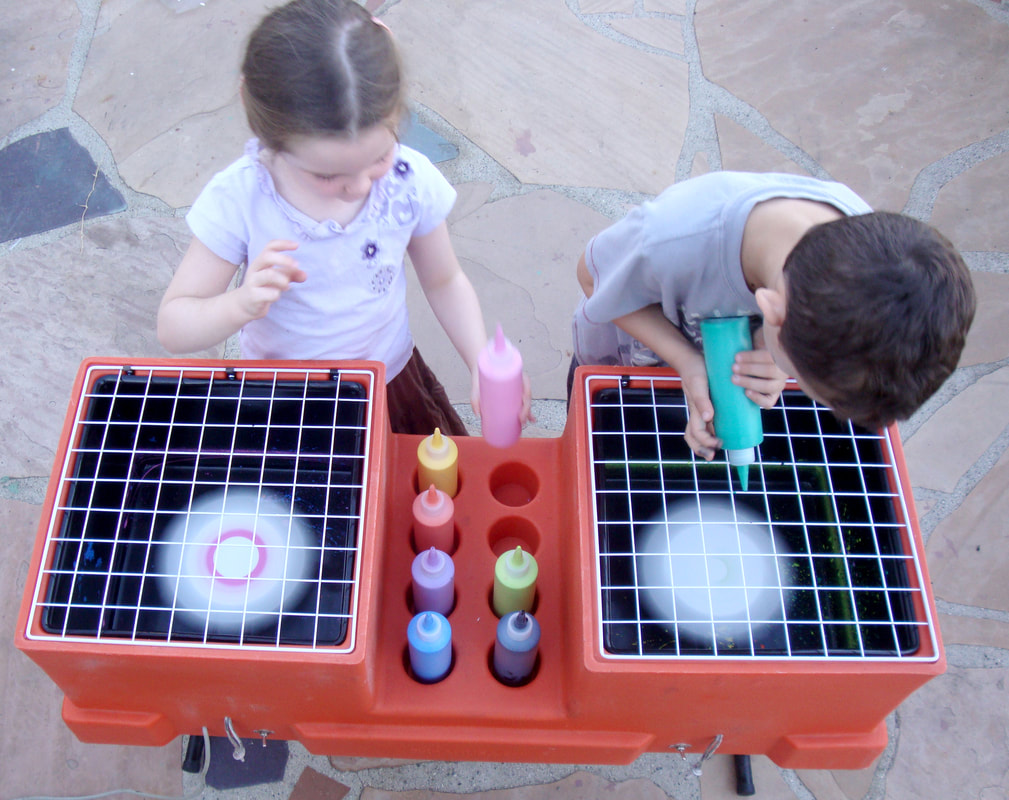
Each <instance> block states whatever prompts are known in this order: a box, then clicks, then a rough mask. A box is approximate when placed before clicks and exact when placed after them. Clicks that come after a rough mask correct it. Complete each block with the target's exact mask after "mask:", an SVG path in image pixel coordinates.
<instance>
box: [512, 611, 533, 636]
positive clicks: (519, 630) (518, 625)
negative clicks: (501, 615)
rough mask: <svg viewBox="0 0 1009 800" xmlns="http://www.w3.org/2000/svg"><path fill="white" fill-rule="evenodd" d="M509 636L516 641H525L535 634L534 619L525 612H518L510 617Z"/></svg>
mask: <svg viewBox="0 0 1009 800" xmlns="http://www.w3.org/2000/svg"><path fill="white" fill-rule="evenodd" d="M507 625H508V635H509V636H511V638H512V639H514V640H515V641H519V642H520V641H523V640H525V639H528V638H529V637H530V636H532V634H533V624H532V618H531V617H530V616H529V614H527V613H526V612H525V611H516V612H515V613H514V614H510V615H509V616H508V623H507Z"/></svg>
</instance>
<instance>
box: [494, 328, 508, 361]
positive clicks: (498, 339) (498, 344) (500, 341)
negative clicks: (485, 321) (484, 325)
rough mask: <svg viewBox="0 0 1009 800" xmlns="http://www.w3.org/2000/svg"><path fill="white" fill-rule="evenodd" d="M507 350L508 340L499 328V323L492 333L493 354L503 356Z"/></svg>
mask: <svg viewBox="0 0 1009 800" xmlns="http://www.w3.org/2000/svg"><path fill="white" fill-rule="evenodd" d="M507 348H508V340H507V339H505V335H504V330H503V329H502V328H501V323H500V322H499V323H498V324H497V329H496V330H495V331H494V352H495V353H496V354H498V355H504V353H505V350H506V349H507Z"/></svg>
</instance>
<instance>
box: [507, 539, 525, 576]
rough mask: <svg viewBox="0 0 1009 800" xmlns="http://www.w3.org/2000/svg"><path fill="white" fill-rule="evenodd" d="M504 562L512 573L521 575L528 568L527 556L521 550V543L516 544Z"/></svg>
mask: <svg viewBox="0 0 1009 800" xmlns="http://www.w3.org/2000/svg"><path fill="white" fill-rule="evenodd" d="M505 563H507V564H508V571H509V572H511V573H512V575H523V574H524V573H525V572H527V571H528V569H529V556H528V555H526V554H525V553H524V552H523V551H522V545H518V546H517V547H516V548H515V549H514V550H512V552H511V556H510V557H509V558H508V559H507V561H506V562H505Z"/></svg>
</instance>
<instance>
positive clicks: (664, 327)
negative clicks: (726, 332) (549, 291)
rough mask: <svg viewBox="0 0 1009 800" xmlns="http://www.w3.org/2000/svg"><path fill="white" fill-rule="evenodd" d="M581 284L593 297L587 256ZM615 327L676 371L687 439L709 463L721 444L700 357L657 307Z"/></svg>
mask: <svg viewBox="0 0 1009 800" xmlns="http://www.w3.org/2000/svg"><path fill="white" fill-rule="evenodd" d="M576 274H577V276H578V283H579V285H580V286H581V287H582V291H583V292H584V293H585V296H586V297H592V292H593V291H594V289H595V284H594V282H593V280H592V275H591V273H590V272H589V270H588V266H587V265H586V263H585V254H584V253H582V255H581V257H580V258H579V259H578V269H577V270H576ZM613 323H614V324H615V325H616V326H617V327H619V328H621V329H622V330H624V331H626V332H627V333H628V334H630V335H631V336H633V337H634V338H635V339H637V340H638V341H639V342H641V343H642V344H643V345H644V346H645V347H647V348H648V349H650V350H651V351H652V352H653V353H655V354H656V355H657V356H658V357H659V358H661V359H662V360H663V361H665V362H666V363H667V364H669V366H671V367H672V368H673V369H675V370H676V372H677V373H678V374H679V376H680V382H681V385H682V386H683V394H684V395H685V397H686V400H687V406H688V408H689V410H690V415H689V419H688V420H687V429H686V431H684V437H685V438H686V440H687V444H688V445H690V449H691V450H693V451H694V452H695V453H697V455H699V456H701V458H705V459H707V460H708V461H710V460H711V459H712V458H714V457H715V451H716V450H717V448H718V447H719V445H720V444H721V442H720V441H719V439H718V437H717V436H715V433H714V429H713V428H712V426H711V420H712V419H714V417H715V409H714V407H713V406H712V405H711V397H710V395H709V393H708V373H707V370H706V369H705V367H704V356H702V355H701V353H699V352H698V351H697V348H695V347H694V346H693V345H692V344H691V343H690V342H689V341H688V340H687V338H686V337H685V336H684V335H683V334H682V333H681V332H680V329H679V328H677V327H676V326H675V325H673V323H671V322H670V321H669V320H668V319H667V318H666V315H665V314H663V313H662V307H661V306H660V305H658V304H657V303H656V304H655V305H650V306H645V307H644V308H639V309H638V310H637V311H632V312H631V313H630V314H625V315H624V316H622V317H619V318H618V319H615V320H613Z"/></svg>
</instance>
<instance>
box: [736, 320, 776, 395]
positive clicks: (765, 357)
mask: <svg viewBox="0 0 1009 800" xmlns="http://www.w3.org/2000/svg"><path fill="white" fill-rule="evenodd" d="M753 339H754V341H753V344H754V349H753V350H747V351H743V352H741V353H736V361H735V363H734V364H733V365H732V382H733V383H734V384H736V386H742V387H743V389H744V390H745V392H746V396H747V397H749V398H750V399H751V400H752V401H753V402H754V403H756V404H757V405H758V406H760V407H761V408H770V407H771V406H773V405H774V404H775V403H777V402H778V398H779V397H780V396H781V391H782V389H784V388H785V381H787V380H788V375H786V374H785V373H784V372H782V371H781V369H780V368H779V367H778V365H777V364H775V363H774V359H772V358H771V353H770V352H769V351H768V350H766V349H764V331H763V329H759V330H758V331H757V332H756V334H755V335H754V337H753Z"/></svg>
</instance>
